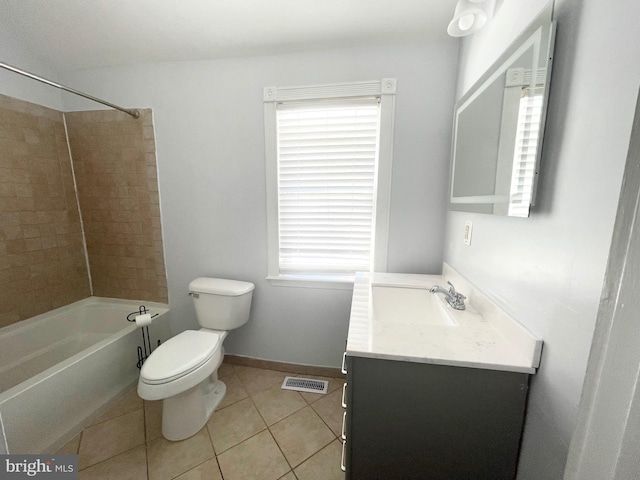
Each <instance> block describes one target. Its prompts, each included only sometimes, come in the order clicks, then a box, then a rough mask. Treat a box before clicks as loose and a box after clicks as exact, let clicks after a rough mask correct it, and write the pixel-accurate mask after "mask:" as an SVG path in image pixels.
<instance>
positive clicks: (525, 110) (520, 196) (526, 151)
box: [509, 87, 543, 217]
mask: <svg viewBox="0 0 640 480" xmlns="http://www.w3.org/2000/svg"><path fill="white" fill-rule="evenodd" d="M542 97H543V88H542V87H540V88H535V89H533V90H531V89H530V88H528V87H526V88H523V89H522V97H521V98H520V106H519V110H518V127H517V130H516V142H515V151H514V159H513V174H512V178H511V190H510V199H509V215H513V216H519V217H526V216H528V215H529V206H530V204H531V200H532V193H531V192H533V182H534V179H535V174H536V170H535V169H536V156H537V153H538V140H539V137H540V120H541V115H542Z"/></svg>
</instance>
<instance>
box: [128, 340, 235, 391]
mask: <svg viewBox="0 0 640 480" xmlns="http://www.w3.org/2000/svg"><path fill="white" fill-rule="evenodd" d="M223 338H224V332H217V331H212V330H206V329H202V330H185V331H184V332H182V333H180V334H178V335H176V336H175V337H173V338H170V339H169V340H167V341H166V342H165V343H163V344H162V345H160V346H159V347H158V348H157V349H156V350H154V351H153V354H152V355H151V356H149V358H148V359H147V361H146V362H144V364H143V365H142V369H141V370H140V377H139V379H138V395H139V396H140V397H141V398H143V399H145V400H164V399H165V398H169V397H172V396H174V395H178V394H181V393H183V392H186V391H187V390H189V389H190V388H193V387H195V386H196V385H198V384H199V383H200V382H202V381H204V380H205V379H206V378H207V377H208V376H209V375H211V374H212V373H213V372H215V371H216V369H217V368H218V366H219V365H220V363H222V356H223V353H222V340H223Z"/></svg>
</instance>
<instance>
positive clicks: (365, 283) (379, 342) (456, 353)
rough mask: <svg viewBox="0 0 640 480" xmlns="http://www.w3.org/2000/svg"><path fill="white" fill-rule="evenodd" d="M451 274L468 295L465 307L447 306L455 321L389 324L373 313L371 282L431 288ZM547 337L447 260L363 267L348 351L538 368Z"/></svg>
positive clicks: (515, 368) (527, 369) (518, 369)
mask: <svg viewBox="0 0 640 480" xmlns="http://www.w3.org/2000/svg"><path fill="white" fill-rule="evenodd" d="M447 280H451V281H452V283H453V284H454V285H455V286H456V289H457V290H458V291H459V292H461V293H463V294H464V295H466V296H467V300H466V304H467V308H466V310H462V311H458V310H454V309H453V308H451V307H449V306H448V305H447V304H446V301H445V300H444V297H443V295H441V294H437V295H436V296H437V300H438V301H439V302H441V304H442V305H443V306H444V307H445V308H446V309H447V314H449V316H450V317H451V319H452V320H453V321H454V322H455V325H454V326H446V325H431V324H428V323H425V322H419V321H416V322H413V323H410V322H398V323H393V324H385V323H384V322H381V321H380V320H378V319H377V318H376V317H375V315H374V314H373V302H372V296H371V291H372V289H371V285H372V283H375V284H376V285H380V284H384V285H402V286H409V287H415V288H425V289H429V288H430V287H431V286H433V285H440V286H442V287H445V286H447ZM541 351H542V340H540V339H538V338H537V337H535V336H534V335H533V334H531V333H530V332H529V331H528V330H527V329H526V328H524V327H523V326H522V325H520V324H519V323H518V322H516V321H515V320H514V319H512V318H511V317H509V316H508V315H507V314H506V313H504V312H503V311H501V310H500V309H499V308H498V307H496V306H495V305H494V304H492V303H491V302H489V301H488V300H487V299H486V298H485V297H484V296H483V295H482V294H481V293H480V292H479V291H478V290H477V289H475V287H473V285H471V284H469V283H468V282H466V280H464V279H463V278H462V277H460V276H459V275H458V274H457V272H455V271H454V270H453V269H451V268H450V267H449V266H448V265H446V264H445V269H444V274H443V275H442V276H441V275H417V274H397V273H371V274H369V273H358V274H357V275H356V281H355V284H354V288H353V300H352V305H351V318H350V321H349V334H348V337H347V349H346V352H347V355H350V356H358V357H368V358H379V359H387V360H401V361H408V362H417V363H431V364H438V365H452V366H463V367H472V368H485V369H490V370H504V371H512V372H522V373H535V372H536V369H537V367H538V366H539V364H540V354H541Z"/></svg>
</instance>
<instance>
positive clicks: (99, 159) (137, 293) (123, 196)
mask: <svg viewBox="0 0 640 480" xmlns="http://www.w3.org/2000/svg"><path fill="white" fill-rule="evenodd" d="M139 112H140V118H139V119H135V118H133V117H131V116H129V115H127V114H125V113H122V112H118V111H115V110H105V111H91V112H71V113H67V114H65V116H66V120H67V129H68V134H69V145H70V146H71V155H72V157H73V166H74V172H75V176H76V183H77V188H78V197H79V199H80V211H81V213H82V219H83V222H84V230H85V237H86V241H87V251H88V254H89V266H90V271H91V280H92V283H93V293H94V295H96V296H99V297H113V298H128V299H134V300H135V299H141V300H150V301H154V302H165V303H166V302H167V283H166V276H165V267H164V256H163V248H162V232H161V229H160V201H159V197H158V179H157V173H156V172H157V170H156V153H155V140H154V134H153V123H152V116H151V110H139Z"/></svg>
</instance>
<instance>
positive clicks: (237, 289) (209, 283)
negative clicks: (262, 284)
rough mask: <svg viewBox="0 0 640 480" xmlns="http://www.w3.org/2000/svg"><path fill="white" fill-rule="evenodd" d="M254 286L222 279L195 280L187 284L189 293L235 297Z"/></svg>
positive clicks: (248, 283) (249, 283)
mask: <svg viewBox="0 0 640 480" xmlns="http://www.w3.org/2000/svg"><path fill="white" fill-rule="evenodd" d="M254 288H255V286H254V285H253V283H251V282H241V281H239V280H227V279H224V278H209V277H200V278H196V279H195V280H193V281H192V282H191V283H190V284H189V291H190V292H193V293H210V294H214V295H226V296H230V297H235V296H238V295H244V294H245V293H249V292H251V291H252V290H253V289H254Z"/></svg>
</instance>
